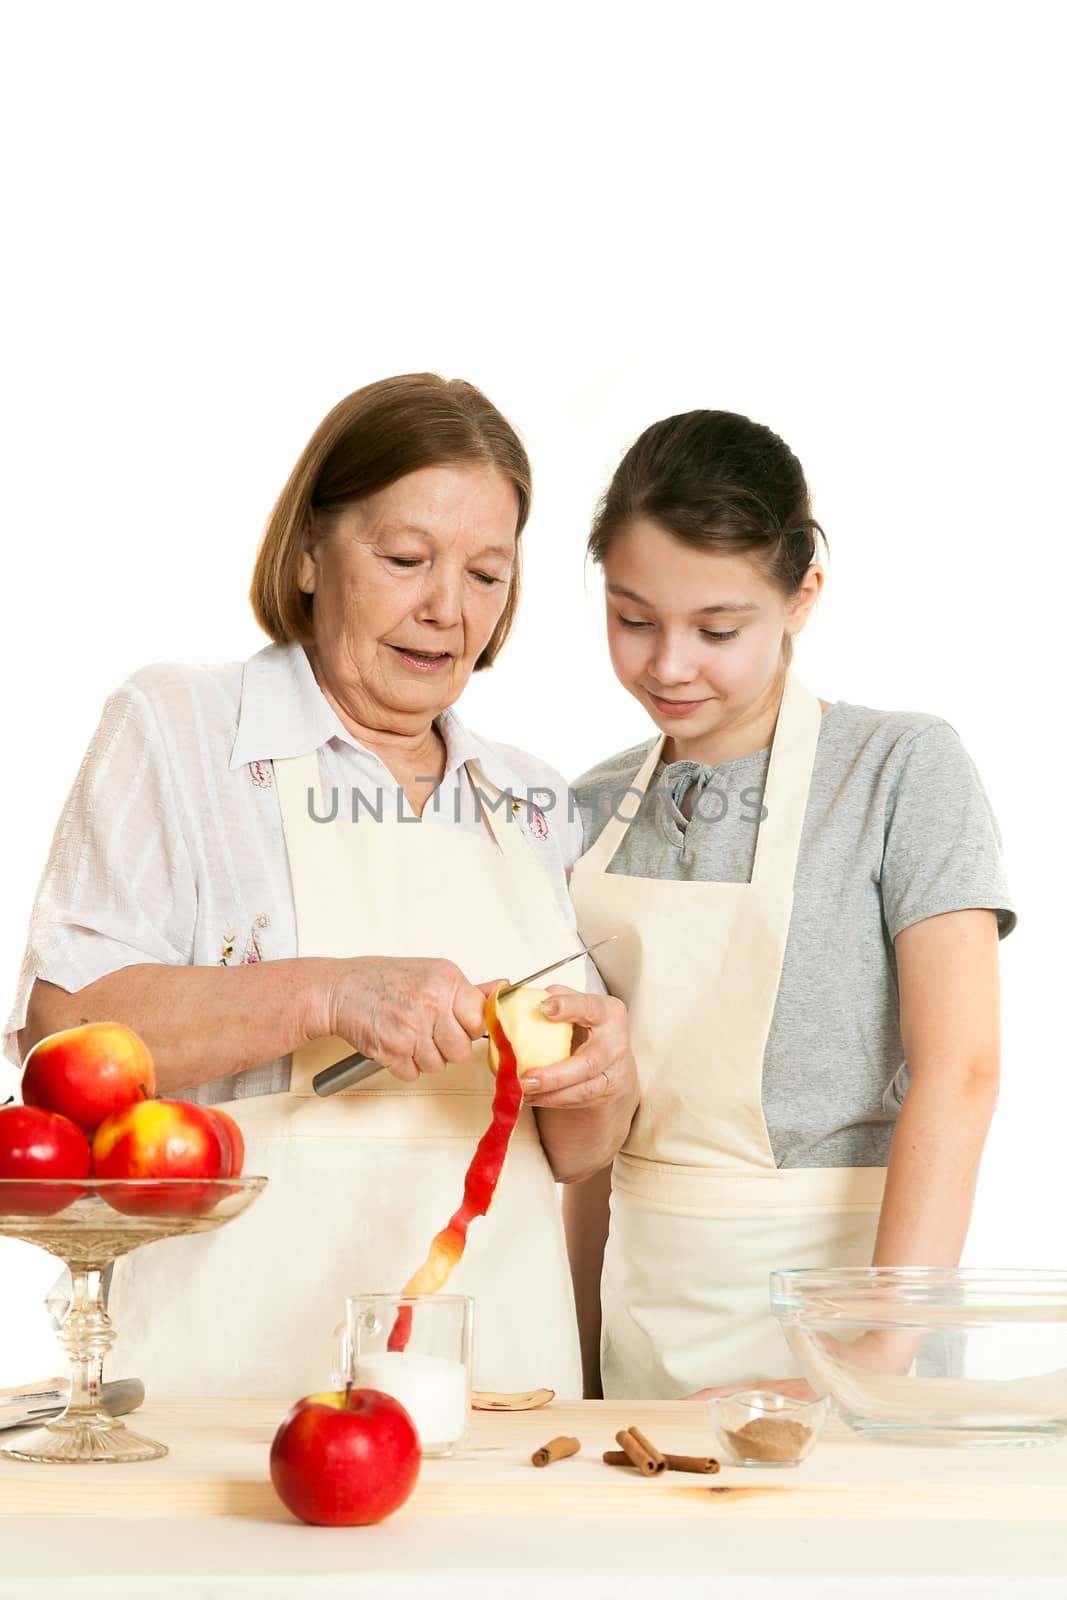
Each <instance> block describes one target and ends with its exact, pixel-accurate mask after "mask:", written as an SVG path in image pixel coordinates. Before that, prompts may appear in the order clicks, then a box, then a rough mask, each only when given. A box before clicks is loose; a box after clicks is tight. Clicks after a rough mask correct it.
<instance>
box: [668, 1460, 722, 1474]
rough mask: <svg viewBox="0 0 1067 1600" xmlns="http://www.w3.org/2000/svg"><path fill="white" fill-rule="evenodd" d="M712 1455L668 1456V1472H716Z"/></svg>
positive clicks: (717, 1466) (717, 1468) (717, 1464)
mask: <svg viewBox="0 0 1067 1600" xmlns="http://www.w3.org/2000/svg"><path fill="white" fill-rule="evenodd" d="M718 1470H719V1463H718V1462H717V1461H716V1459H715V1457H714V1456H668V1457H667V1471H668V1472H718Z"/></svg>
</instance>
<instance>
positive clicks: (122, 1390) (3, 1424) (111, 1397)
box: [0, 1378, 144, 1432]
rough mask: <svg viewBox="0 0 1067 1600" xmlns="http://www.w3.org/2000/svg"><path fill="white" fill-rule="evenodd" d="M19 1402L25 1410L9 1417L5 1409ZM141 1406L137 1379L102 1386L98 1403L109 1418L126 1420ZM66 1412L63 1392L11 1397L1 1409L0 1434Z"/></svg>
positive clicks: (42, 1391)
mask: <svg viewBox="0 0 1067 1600" xmlns="http://www.w3.org/2000/svg"><path fill="white" fill-rule="evenodd" d="M20 1400H23V1401H25V1402H27V1405H26V1409H25V1410H23V1411H17V1410H16V1411H15V1412H14V1414H11V1413H10V1412H9V1410H8V1407H9V1406H12V1405H14V1404H15V1403H16V1402H18V1401H20ZM143 1402H144V1384H143V1383H142V1382H141V1380H140V1378H118V1379H116V1380H115V1382H114V1383H105V1384H104V1385H103V1387H102V1388H101V1390H100V1403H101V1405H102V1407H103V1409H104V1410H105V1411H106V1412H107V1414H108V1416H111V1417H125V1416H127V1415H128V1414H129V1412H131V1411H136V1410H137V1407H138V1406H139V1405H141V1404H143ZM66 1409H67V1394H66V1391H65V1390H61V1389H50V1390H49V1389H38V1390H32V1391H28V1392H27V1393H26V1394H25V1395H13V1396H12V1398H11V1400H10V1401H8V1402H6V1403H5V1405H4V1406H3V1407H0V1432H3V1431H4V1430H6V1429H7V1428H29V1427H32V1426H33V1425H34V1424H35V1423H38V1422H44V1421H45V1420H46V1419H47V1418H48V1417H58V1416H59V1414H60V1412H62V1411H65V1410H66Z"/></svg>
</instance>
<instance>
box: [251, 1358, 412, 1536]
mask: <svg viewBox="0 0 1067 1600" xmlns="http://www.w3.org/2000/svg"><path fill="white" fill-rule="evenodd" d="M421 1465H422V1447H421V1445H420V1443H419V1436H418V1433H417V1432H416V1429H415V1424H414V1423H413V1422H412V1420H411V1417H410V1415H409V1413H408V1412H407V1411H406V1410H405V1409H404V1407H403V1406H402V1405H401V1404H400V1402H399V1400H394V1399H393V1397H392V1395H388V1394H383V1393H382V1392H381V1390H379V1389H351V1390H348V1391H347V1392H346V1391H338V1392H333V1393H325V1394H310V1395H305V1397H304V1398H303V1399H302V1400H298V1401H297V1402H296V1404H295V1405H294V1406H293V1408H292V1410H291V1411H290V1412H289V1414H288V1416H287V1417H286V1418H285V1420H284V1421H283V1422H282V1424H281V1426H280V1427H279V1428H278V1431H277V1433H276V1434H275V1435H274V1441H273V1443H272V1444H271V1447H270V1476H271V1482H272V1483H273V1485H274V1488H275V1490H276V1492H277V1494H278V1497H279V1499H280V1500H281V1501H282V1503H283V1504H284V1505H285V1506H286V1507H287V1509H288V1510H290V1511H291V1512H292V1513H293V1515H294V1516H296V1517H299V1518H300V1520H301V1521H302V1522H312V1523H317V1524H318V1525H319V1526H321V1527H335V1528H337V1527H354V1526H359V1525H365V1524H367V1523H372V1522H381V1521H382V1520H383V1518H385V1517H388V1516H391V1515H392V1513H393V1512H394V1511H397V1510H398V1509H399V1508H400V1507H401V1506H402V1505H403V1504H404V1501H405V1500H406V1499H407V1498H408V1496H409V1495H410V1493H411V1491H412V1490H413V1489H414V1487H415V1484H416V1482H417V1480H418V1476H419V1468H420V1466H421Z"/></svg>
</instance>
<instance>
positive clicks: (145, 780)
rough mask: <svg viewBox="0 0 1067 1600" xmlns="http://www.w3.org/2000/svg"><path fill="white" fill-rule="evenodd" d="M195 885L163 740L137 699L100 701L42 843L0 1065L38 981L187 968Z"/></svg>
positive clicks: (131, 692) (72, 986) (124, 693)
mask: <svg viewBox="0 0 1067 1600" xmlns="http://www.w3.org/2000/svg"><path fill="white" fill-rule="evenodd" d="M195 920H196V886H195V879H194V874H193V871H192V866H191V862H190V858H189V854H188V851H187V849H186V845H185V841H184V838H183V835H182V830H181V825H180V818H179V815H178V811H177V806H176V801H175V796H174V791H173V787H172V784H171V781H170V775H169V773H168V771H167V766H166V757H165V753H164V746H163V740H162V738H161V737H160V733H159V729H158V727H157V724H156V720H155V714H154V711H153V709H152V706H151V704H150V702H149V700H148V697H147V696H146V695H145V693H144V690H143V689H142V688H141V687H140V686H138V685H137V684H135V683H127V684H124V685H123V686H122V688H120V689H118V690H116V692H115V693H114V694H113V695H112V696H111V697H110V698H109V699H108V701H107V703H106V705H105V707H104V711H103V714H102V716H101V720H100V725H99V727H98V728H97V730H96V733H95V734H94V735H93V739H92V742H91V743H90V745H89V749H88V751H87V752H86V755H85V758H84V760H83V762H82V765H81V769H80V770H79V772H78V776H77V778H76V779H75V782H74V787H73V789H72V790H71V792H70V794H69V796H68V798H67V802H66V805H65V806H64V808H63V811H62V814H61V816H60V819H59V823H58V825H57V827H56V831H55V835H54V837H53V840H52V847H51V851H50V852H49V856H48V862H47V864H46V866H45V869H44V874H43V876H42V878H41V882H40V885H39V887H38V890H37V899H36V902H35V904H34V908H33V913H32V916H31V919H30V929H29V936H28V939H27V944H26V952H25V956H24V958H23V962H22V970H21V973H20V975H19V980H18V990H17V993H16V996H15V1002H14V1005H13V1007H12V1010H11V1014H10V1016H9V1018H8V1020H7V1024H6V1026H5V1029H4V1054H5V1055H6V1056H7V1057H8V1059H9V1060H10V1061H12V1062H14V1063H15V1064H16V1065H18V1063H19V1055H18V1040H17V1038H16V1034H17V1033H18V1030H19V1029H20V1028H22V1027H23V1025H24V1024H25V1021H26V1010H27V1006H28V1003H29V996H30V991H31V989H32V988H33V985H34V982H35V980H36V979H38V978H43V979H45V980H46V981H47V982H48V983H54V984H56V985H57V986H58V987H59V988H61V989H66V990H67V991H68V993H74V992H75V991H77V990H78V989H84V988H85V987H86V985H87V984H90V983H94V982H95V981H96V980H97V979H98V978H102V977H104V976H106V974H108V973H110V972H116V971H118V970H119V969H120V968H121V967H130V966H137V965H140V964H142V963H145V962H159V963H166V964H169V965H182V964H185V963H188V962H189V961H190V960H191V959H192V945H193V931H194V927H195Z"/></svg>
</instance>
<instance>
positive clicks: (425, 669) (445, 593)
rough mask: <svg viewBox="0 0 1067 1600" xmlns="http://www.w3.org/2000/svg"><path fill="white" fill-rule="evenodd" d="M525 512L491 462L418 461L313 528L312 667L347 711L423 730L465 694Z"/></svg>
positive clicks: (309, 576)
mask: <svg viewBox="0 0 1067 1600" xmlns="http://www.w3.org/2000/svg"><path fill="white" fill-rule="evenodd" d="M518 514H519V500H518V495H517V493H516V491H515V488H514V486H513V485H512V484H511V483H509V481H508V479H507V478H505V477H504V475H503V473H501V472H499V471H498V470H497V469H496V468H495V467H491V466H484V467H483V466H480V465H471V466H446V467H423V468H420V470H419V471H417V472H410V473H408V474H407V476H406V477H403V478H400V479H399V480H398V481H397V482H396V483H394V484H391V485H390V487H389V488H388V489H382V490H381V491H380V492H379V493H378V494H374V495H370V496H369V497H368V498H367V499H365V500H361V501H359V502H357V503H356V504H354V505H350V506H345V507H343V508H342V510H341V511H340V512H339V513H337V515H336V516H335V517H333V518H331V519H330V522H329V526H328V528H327V529H326V530H325V531H321V530H313V533H312V535H311V536H310V538H309V541H308V546H307V548H306V550H305V552H304V556H303V560H302V563H301V569H300V587H301V589H302V590H303V591H304V592H305V593H306V594H314V596H315V604H314V608H313V625H314V654H315V666H316V672H317V673H318V675H319V676H320V679H322V680H324V682H325V685H326V686H328V687H329V689H330V691H331V693H332V694H333V696H334V698H335V699H337V700H339V701H340V702H341V704H342V705H343V706H344V708H345V710H346V711H347V712H348V713H349V714H350V715H351V716H353V717H355V718H356V719H357V720H358V721H360V722H361V723H363V724H364V726H366V727H370V728H385V729H389V730H391V731H396V732H418V731H419V730H420V728H422V727H424V726H425V725H426V724H427V723H428V722H429V721H431V720H432V719H433V717H434V716H436V715H437V713H438V712H440V711H443V710H444V708H445V707H446V706H449V705H451V704H452V702H453V701H454V700H457V699H458V698H459V696H460V694H461V693H462V692H463V689H464V687H465V685H466V683H467V680H468V679H469V677H470V675H471V672H472V670H473V668H474V664H475V662H476V661H477V659H478V657H479V656H480V655H481V653H482V651H483V650H484V649H485V647H486V645H487V644H488V642H489V639H490V638H491V636H492V633H493V629H494V628H495V627H496V625H497V623H498V622H499V620H500V616H501V613H502V612H503V610H504V606H505V604H506V602H507V596H508V589H509V585H510V581H511V574H512V568H513V566H514V562H515V525H516V522H517V520H518Z"/></svg>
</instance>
